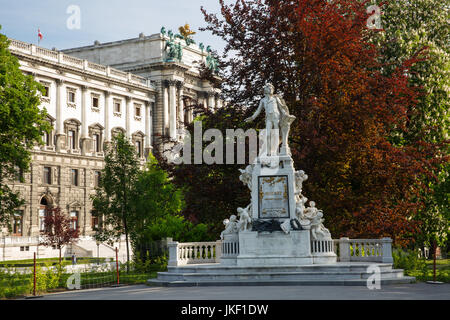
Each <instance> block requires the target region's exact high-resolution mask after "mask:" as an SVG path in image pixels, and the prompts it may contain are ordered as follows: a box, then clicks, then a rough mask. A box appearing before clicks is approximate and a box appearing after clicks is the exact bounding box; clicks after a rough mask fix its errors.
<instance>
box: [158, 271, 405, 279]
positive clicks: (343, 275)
mask: <svg viewBox="0 0 450 320" xmlns="http://www.w3.org/2000/svg"><path fill="white" fill-rule="evenodd" d="M372 274H373V273H367V272H359V271H339V272H321V271H314V272H257V273H252V272H234V273H198V272H196V273H171V272H158V279H159V280H162V281H241V280H244V281H245V280H257V281H266V280H321V279H323V280H325V279H332V280H349V279H367V278H368V277H370V276H371V275H372ZM402 277H403V270H391V271H385V272H383V271H382V272H381V279H384V278H402Z"/></svg>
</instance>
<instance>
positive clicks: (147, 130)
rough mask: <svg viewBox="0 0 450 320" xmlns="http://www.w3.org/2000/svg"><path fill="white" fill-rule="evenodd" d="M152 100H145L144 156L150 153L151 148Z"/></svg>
mask: <svg viewBox="0 0 450 320" xmlns="http://www.w3.org/2000/svg"><path fill="white" fill-rule="evenodd" d="M152 104H153V102H148V101H147V102H145V145H144V154H145V156H146V157H148V155H149V154H150V153H151V150H152V140H151V138H152V116H151V108H152Z"/></svg>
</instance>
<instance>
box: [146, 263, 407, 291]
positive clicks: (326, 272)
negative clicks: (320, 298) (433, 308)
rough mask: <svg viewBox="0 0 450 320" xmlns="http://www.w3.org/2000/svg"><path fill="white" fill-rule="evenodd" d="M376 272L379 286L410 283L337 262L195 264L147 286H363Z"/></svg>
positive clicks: (385, 269) (383, 266) (383, 271)
mask: <svg viewBox="0 0 450 320" xmlns="http://www.w3.org/2000/svg"><path fill="white" fill-rule="evenodd" d="M374 265H375V266H377V267H379V269H380V283H381V284H398V283H412V282H414V281H415V278H414V277H406V276H404V274H403V270H400V269H393V268H392V264H391V263H366V262H338V263H336V264H333V265H330V264H323V265H320V264H315V265H304V266H261V267H237V266H221V265H220V264H217V263H215V264H199V265H186V266H177V267H170V266H169V267H168V271H167V272H158V278H157V279H150V280H148V282H147V284H148V285H159V286H255V285H259V286H261V285H263V286H268V285H273V286H276V285H329V286H331V285H337V286H342V285H355V286H366V285H367V279H368V278H369V277H371V276H373V275H374V273H373V271H369V272H368V268H369V266H374Z"/></svg>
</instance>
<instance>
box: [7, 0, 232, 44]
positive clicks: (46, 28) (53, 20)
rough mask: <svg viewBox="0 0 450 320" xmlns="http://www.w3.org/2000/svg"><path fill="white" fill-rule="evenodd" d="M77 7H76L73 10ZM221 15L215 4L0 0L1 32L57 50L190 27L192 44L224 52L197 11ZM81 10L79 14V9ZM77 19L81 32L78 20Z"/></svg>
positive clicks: (208, 0) (198, 0) (203, 0)
mask: <svg viewBox="0 0 450 320" xmlns="http://www.w3.org/2000/svg"><path fill="white" fill-rule="evenodd" d="M74 6H75V7H74ZM201 6H203V7H204V8H205V9H206V10H207V11H208V12H211V13H219V12H220V10H219V7H220V6H219V1H218V0H39V1H37V0H0V25H1V26H2V29H1V30H0V32H1V33H3V34H6V35H7V36H8V37H9V38H13V39H16V40H20V41H24V42H28V43H34V44H37V43H38V29H40V31H41V33H42V34H43V36H44V38H43V40H42V41H41V42H40V44H39V45H40V46H41V47H45V48H48V49H52V48H56V49H57V50H61V49H68V48H74V47H79V46H87V45H92V44H93V43H94V41H96V40H98V41H100V43H104V42H110V41H116V40H123V39H130V38H137V37H138V36H139V33H141V32H143V33H144V34H145V35H151V34H155V33H158V32H159V31H160V29H161V27H162V26H164V27H166V30H173V31H174V33H178V27H179V26H182V25H184V24H186V23H188V24H189V25H190V27H191V30H193V31H196V32H197V34H196V35H194V36H193V38H194V40H195V41H196V43H200V42H203V43H204V44H205V47H206V46H207V45H211V47H212V48H213V49H214V50H217V51H218V52H219V53H222V51H223V48H224V47H225V43H224V42H223V40H221V39H220V38H218V37H216V36H213V35H212V34H211V33H209V32H200V31H199V30H198V28H199V27H204V26H206V23H205V21H204V18H203V14H202V13H201V11H200V7H201ZM78 8H79V15H77V10H78ZM78 21H79V28H78V25H77V22H78Z"/></svg>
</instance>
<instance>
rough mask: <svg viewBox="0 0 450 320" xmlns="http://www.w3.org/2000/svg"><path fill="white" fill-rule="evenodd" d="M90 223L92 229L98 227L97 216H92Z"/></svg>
mask: <svg viewBox="0 0 450 320" xmlns="http://www.w3.org/2000/svg"><path fill="white" fill-rule="evenodd" d="M91 223H92V225H91V226H92V229H94V230H96V229H98V217H92V221H91Z"/></svg>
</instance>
